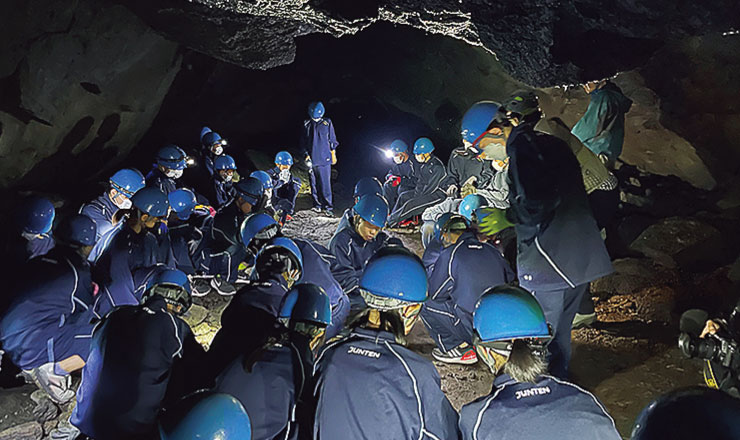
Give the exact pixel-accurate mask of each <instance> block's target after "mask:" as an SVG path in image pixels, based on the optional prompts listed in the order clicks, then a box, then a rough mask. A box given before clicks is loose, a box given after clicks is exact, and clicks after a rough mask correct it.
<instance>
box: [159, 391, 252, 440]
mask: <svg viewBox="0 0 740 440" xmlns="http://www.w3.org/2000/svg"><path fill="white" fill-rule="evenodd" d="M159 435H160V437H161V438H162V440H194V439H203V440H216V439H218V440H251V438H252V424H251V423H250V421H249V416H248V415H247V411H246V410H245V409H244V406H243V405H242V404H241V402H239V401H238V400H237V399H236V398H235V397H234V396H231V395H228V394H220V393H210V392H199V393H197V394H194V395H191V396H188V397H186V398H184V399H183V400H182V401H180V402H179V403H178V404H177V405H176V406H175V407H174V408H172V409H171V410H170V411H168V412H167V413H166V414H165V415H164V417H163V419H162V420H161V421H160V423H159Z"/></svg>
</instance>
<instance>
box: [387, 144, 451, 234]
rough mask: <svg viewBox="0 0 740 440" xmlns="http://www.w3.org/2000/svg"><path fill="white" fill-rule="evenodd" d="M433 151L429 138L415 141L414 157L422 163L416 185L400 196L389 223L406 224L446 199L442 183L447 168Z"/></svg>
mask: <svg viewBox="0 0 740 440" xmlns="http://www.w3.org/2000/svg"><path fill="white" fill-rule="evenodd" d="M433 151H434V144H433V143H432V140H431V139H429V138H425V137H422V138H419V139H417V140H416V142H414V157H415V158H416V161H417V162H418V163H419V164H420V165H419V169H418V171H419V172H418V174H417V177H418V180H417V182H416V187H415V188H414V190H413V191H406V192H404V193H402V194H400V195H399V196H398V200H397V201H396V205H395V206H394V207H393V209H392V211H391V215H390V217H388V224H389V225H391V226H397V225H399V224H401V225H405V224H406V223H407V222H408V221H411V220H413V217H415V216H417V215H421V213H423V212H424V210H425V209H427V208H428V207H430V206H433V205H436V204H437V203H439V202H441V201H442V200H444V199H445V192H444V190H443V189H442V185H443V184H444V182H445V179H446V178H447V170H446V169H445V166H444V164H442V161H441V160H439V158H437V157H436V156H434V155H433V154H432V152H433Z"/></svg>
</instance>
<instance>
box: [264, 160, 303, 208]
mask: <svg viewBox="0 0 740 440" xmlns="http://www.w3.org/2000/svg"><path fill="white" fill-rule="evenodd" d="M266 172H267V174H269V175H270V178H271V179H272V207H273V208H275V211H282V212H283V213H284V214H293V211H294V210H295V199H296V198H297V197H298V191H300V189H301V179H299V178H297V177H295V176H293V174H291V175H290V179H288V181H287V182H283V181H282V180H280V169H279V168H278V167H275V168H271V169H269V170H267V171H266ZM312 184H313V183H312Z"/></svg>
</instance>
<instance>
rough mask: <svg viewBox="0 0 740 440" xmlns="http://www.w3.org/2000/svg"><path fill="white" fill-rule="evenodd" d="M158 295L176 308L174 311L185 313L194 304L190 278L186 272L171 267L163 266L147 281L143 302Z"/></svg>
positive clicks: (142, 297) (180, 313)
mask: <svg viewBox="0 0 740 440" xmlns="http://www.w3.org/2000/svg"><path fill="white" fill-rule="evenodd" d="M155 295H158V296H160V297H162V299H164V301H165V302H166V303H167V304H168V305H171V306H173V307H175V309H174V310H173V312H174V313H177V314H179V315H182V314H184V313H185V312H187V311H188V309H190V306H192V305H193V298H192V297H191V296H190V295H191V290H190V279H189V278H188V276H187V275H185V272H183V271H181V270H178V269H171V268H169V267H162V268H161V269H159V270H157V272H156V273H155V274H154V275H153V276H151V277H150V278H149V280H148V281H147V283H146V290H145V291H144V294H143V295H142V296H141V303H142V304H143V303H145V302H147V301H149V299H150V298H152V297H153V296H155Z"/></svg>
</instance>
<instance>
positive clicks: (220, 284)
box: [211, 278, 236, 296]
mask: <svg viewBox="0 0 740 440" xmlns="http://www.w3.org/2000/svg"><path fill="white" fill-rule="evenodd" d="M211 287H213V288H214V289H215V290H216V292H218V294H219V295H221V296H231V295H233V294H235V293H236V287H234V286H232V285H231V284H229V283H227V282H226V281H224V280H222V279H221V278H213V279H212V280H211Z"/></svg>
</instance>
